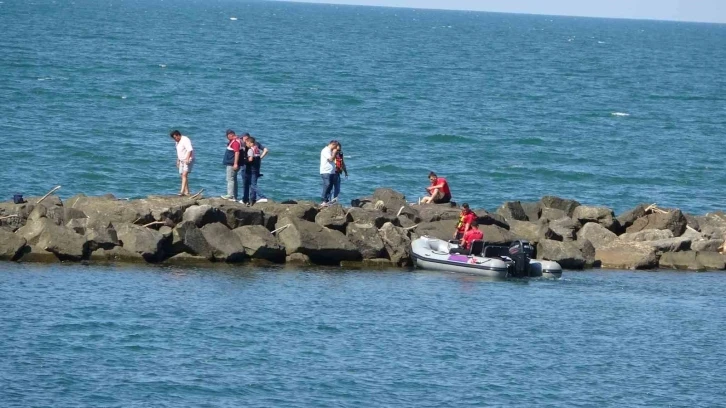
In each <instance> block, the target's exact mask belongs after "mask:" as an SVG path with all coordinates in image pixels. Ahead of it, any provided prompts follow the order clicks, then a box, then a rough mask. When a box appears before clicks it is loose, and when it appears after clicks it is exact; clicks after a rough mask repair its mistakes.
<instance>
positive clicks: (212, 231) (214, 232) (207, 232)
mask: <svg viewBox="0 0 726 408" xmlns="http://www.w3.org/2000/svg"><path fill="white" fill-rule="evenodd" d="M260 227H262V226H261V225H260ZM262 228H264V227H262ZM201 231H202V235H204V239H205V240H206V241H207V243H208V244H209V245H210V246H211V247H212V253H213V256H214V260H216V261H220V262H229V263H235V262H242V261H243V260H244V258H245V249H244V246H243V245H242V241H241V240H240V239H239V236H238V235H237V234H235V233H234V232H232V230H231V229H229V228H227V226H226V225H224V224H222V223H220V222H215V223H212V224H207V225H205V226H203V227H202V229H201Z"/></svg>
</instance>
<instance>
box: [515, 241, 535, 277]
mask: <svg viewBox="0 0 726 408" xmlns="http://www.w3.org/2000/svg"><path fill="white" fill-rule="evenodd" d="M533 256H534V247H533V246H532V244H530V243H529V242H528V241H524V240H517V241H514V242H512V244H511V245H510V246H509V257H510V258H512V261H514V265H512V266H511V267H510V269H509V274H510V276H513V277H515V278H524V277H528V276H529V260H530V259H532V257H533Z"/></svg>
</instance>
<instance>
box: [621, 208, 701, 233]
mask: <svg viewBox="0 0 726 408" xmlns="http://www.w3.org/2000/svg"><path fill="white" fill-rule="evenodd" d="M686 225H688V221H687V220H686V217H684V216H683V213H682V212H681V210H674V211H670V212H667V213H653V214H648V215H646V216H645V217H640V218H638V219H637V220H635V222H633V225H631V226H630V227H628V228H627V229H626V231H627V232H638V231H643V230H648V229H658V230H663V229H668V230H671V232H673V236H676V237H679V236H681V235H683V233H684V232H685V231H686Z"/></svg>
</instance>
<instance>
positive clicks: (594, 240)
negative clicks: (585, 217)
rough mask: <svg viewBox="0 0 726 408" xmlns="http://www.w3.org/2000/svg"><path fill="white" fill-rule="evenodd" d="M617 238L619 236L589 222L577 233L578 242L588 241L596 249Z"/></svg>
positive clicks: (595, 223)
mask: <svg viewBox="0 0 726 408" xmlns="http://www.w3.org/2000/svg"><path fill="white" fill-rule="evenodd" d="M578 208H579V207H578ZM576 211H577V210H576ZM617 238H618V236H617V235H615V233H614V232H612V231H610V230H609V229H607V228H605V227H604V226H602V225H601V224H599V223H597V222H588V223H587V224H585V225H584V226H583V227H582V228H580V230H579V231H578V232H577V240H578V241H580V240H583V239H584V240H588V241H590V243H591V244H592V246H593V247H595V248H601V247H604V246H605V245H607V244H609V243H611V242H612V241H614V240H616V239H617Z"/></svg>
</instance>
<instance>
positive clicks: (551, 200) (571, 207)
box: [540, 196, 580, 217]
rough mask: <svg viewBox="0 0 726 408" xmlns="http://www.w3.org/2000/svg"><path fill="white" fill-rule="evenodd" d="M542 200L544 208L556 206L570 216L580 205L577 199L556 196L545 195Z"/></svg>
mask: <svg viewBox="0 0 726 408" xmlns="http://www.w3.org/2000/svg"><path fill="white" fill-rule="evenodd" d="M540 202H541V203H542V207H543V210H544V208H556V209H558V210H562V211H564V212H565V215H567V216H568V217H572V213H573V212H574V211H575V208H577V207H579V206H580V203H579V202H577V201H575V200H569V199H565V198H560V197H555V196H544V197H542V198H541V199H540Z"/></svg>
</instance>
